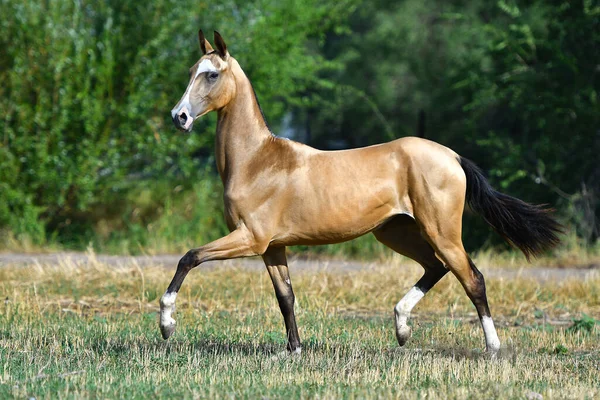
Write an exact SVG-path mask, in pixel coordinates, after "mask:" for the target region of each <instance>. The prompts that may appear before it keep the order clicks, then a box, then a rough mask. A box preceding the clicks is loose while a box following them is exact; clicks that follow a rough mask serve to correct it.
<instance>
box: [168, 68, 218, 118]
mask: <svg viewBox="0 0 600 400" xmlns="http://www.w3.org/2000/svg"><path fill="white" fill-rule="evenodd" d="M218 71H219V70H218V69H217V68H216V67H215V66H214V64H213V63H212V62H211V61H210V60H209V59H206V60H203V61H202V62H201V63H200V64H198V68H197V69H196V74H195V75H194V77H193V78H192V80H191V81H190V83H189V84H188V87H187V89H186V90H185V93H184V94H183V98H182V99H181V101H180V102H179V107H176V108H174V109H172V110H171V117H172V118H175V116H176V115H179V114H180V113H181V112H182V111H183V112H185V113H186V115H188V117H189V118H188V119H187V120H186V121H185V125H184V126H183V127H184V128H185V129H187V128H189V126H190V125H191V124H192V122H194V118H195V117H196V116H195V115H192V110H193V107H192V105H191V104H190V93H191V91H192V89H193V87H194V83H195V82H196V79H198V76H200V74H202V73H204V72H218Z"/></svg>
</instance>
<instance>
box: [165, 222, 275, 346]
mask: <svg viewBox="0 0 600 400" xmlns="http://www.w3.org/2000/svg"><path fill="white" fill-rule="evenodd" d="M266 248H267V244H261V243H258V242H257V241H256V240H255V239H254V236H253V235H252V234H251V233H250V232H249V231H248V229H246V228H245V227H241V228H238V229H236V230H235V231H233V232H231V233H230V234H229V235H227V236H225V237H222V238H221V239H218V240H215V241H214V242H211V243H208V244H207V245H205V246H202V247H199V248H197V249H192V250H190V251H188V252H187V253H186V255H185V256H183V257H182V258H181V260H179V264H178V265H177V271H176V272H175V276H173V280H172V281H171V284H170V285H169V287H168V288H167V291H166V292H165V294H164V295H163V296H162V297H161V299H160V332H161V333H162V337H163V338H164V339H168V338H169V336H171V335H172V334H173V332H174V331H175V325H176V323H175V320H174V319H173V312H174V311H175V298H176V297H177V292H179V289H180V288H181V284H182V283H183V280H184V279H185V277H186V275H187V274H188V272H190V270H191V269H192V268H194V267H197V266H198V265H200V264H202V263H203V262H206V261H212V260H226V259H230V258H239V257H249V256H255V255H260V254H262V253H263V252H264V251H265V250H266Z"/></svg>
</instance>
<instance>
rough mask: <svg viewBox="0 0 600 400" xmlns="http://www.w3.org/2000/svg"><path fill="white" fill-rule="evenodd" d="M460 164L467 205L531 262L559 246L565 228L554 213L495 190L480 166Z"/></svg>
mask: <svg viewBox="0 0 600 400" xmlns="http://www.w3.org/2000/svg"><path fill="white" fill-rule="evenodd" d="M459 162H460V165H461V167H462V169H463V170H464V171H465V175H466V176H467V198H466V200H467V204H468V205H469V206H470V207H471V209H473V211H475V212H476V213H478V214H480V215H481V216H482V217H483V219H485V221H486V222H487V223H488V224H490V225H491V226H492V227H493V228H494V229H495V230H496V232H498V233H499V234H500V235H502V236H503V237H504V239H506V241H508V242H509V243H510V244H512V245H513V246H515V247H518V248H519V249H520V250H521V251H522V252H523V254H525V257H527V259H528V260H529V257H530V256H531V255H534V256H536V255H538V254H540V253H541V252H542V251H544V250H546V249H548V248H551V247H553V246H555V245H556V244H557V243H558V242H559V239H558V234H559V233H561V232H562V226H561V225H560V224H559V223H558V222H557V221H556V220H555V219H554V218H553V216H552V212H553V211H554V210H552V209H548V208H544V207H543V206H537V205H532V204H528V203H525V202H524V201H521V200H519V199H516V198H514V197H510V196H508V195H505V194H503V193H500V192H498V191H496V190H494V189H493V188H492V187H491V186H490V184H489V182H488V181H487V179H486V178H485V176H484V175H483V173H482V172H481V170H480V169H479V167H477V165H475V164H474V163H473V162H472V161H470V160H467V159H466V158H462V157H460V159H459Z"/></svg>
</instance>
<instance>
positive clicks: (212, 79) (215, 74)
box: [206, 72, 219, 81]
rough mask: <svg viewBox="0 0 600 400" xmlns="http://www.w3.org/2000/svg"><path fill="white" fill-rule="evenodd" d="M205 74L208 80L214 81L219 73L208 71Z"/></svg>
mask: <svg viewBox="0 0 600 400" xmlns="http://www.w3.org/2000/svg"><path fill="white" fill-rule="evenodd" d="M206 76H207V78H208V79H209V80H211V81H214V80H216V79H217V78H218V77H219V73H218V72H209V73H208V74H207V75H206Z"/></svg>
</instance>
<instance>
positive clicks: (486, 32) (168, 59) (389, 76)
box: [0, 0, 600, 258]
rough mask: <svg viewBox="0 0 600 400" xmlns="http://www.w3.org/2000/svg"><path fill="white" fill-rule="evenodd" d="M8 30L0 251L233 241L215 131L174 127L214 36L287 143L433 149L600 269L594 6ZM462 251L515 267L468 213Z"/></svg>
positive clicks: (124, 8) (205, 122) (40, 20)
mask: <svg viewBox="0 0 600 400" xmlns="http://www.w3.org/2000/svg"><path fill="white" fill-rule="evenodd" d="M0 14H1V15H2V18H1V19H0V249H4V250H36V249H37V250H39V249H47V248H50V249H53V248H56V249H73V250H81V249H85V248H88V247H90V246H92V247H93V248H94V249H96V250H97V251H101V252H109V253H123V254H136V253H162V252H182V251H185V250H187V249H188V248H190V247H197V246H199V245H201V244H203V243H206V242H207V241H209V240H213V239H215V238H218V237H220V236H222V235H223V234H225V233H226V231H227V229H226V226H225V223H224V221H223V215H222V199H221V196H222V187H221V183H220V180H219V179H218V176H217V174H216V171H215V167H214V157H213V149H214V135H215V122H216V115H215V114H214V113H213V115H210V116H207V117H205V118H203V119H202V120H200V121H198V122H197V123H196V124H195V128H194V131H193V133H191V134H182V133H180V132H178V131H176V130H175V128H174V126H173V124H172V122H171V117H170V110H171V108H172V107H173V106H174V105H175V103H176V102H177V101H178V100H179V98H180V97H181V95H182V93H183V92H184V90H185V88H186V86H187V83H188V72H187V71H188V68H189V67H190V66H191V65H193V64H194V63H195V62H196V61H197V59H198V58H199V57H200V51H199V48H198V39H197V31H198V29H199V28H202V29H203V30H204V31H205V32H206V33H207V36H208V37H209V38H212V34H209V33H210V32H211V31H212V30H213V29H216V30H218V31H219V32H220V33H221V34H222V35H223V37H224V38H225V41H226V42H227V44H228V48H229V51H230V53H231V54H232V55H233V56H234V57H235V58H236V59H237V60H238V61H239V62H240V64H241V66H242V68H244V70H245V71H246V74H247V75H248V76H249V77H250V79H251V81H252V83H253V85H254V87H255V90H256V92H257V95H258V98H259V100H260V102H261V105H262V108H263V111H264V113H265V115H266V118H267V120H268V122H269V125H270V127H271V129H272V130H273V131H274V133H276V134H277V135H280V136H285V137H289V138H292V139H294V140H297V141H300V142H303V143H307V144H309V145H311V146H314V147H317V148H319V149H342V148H353V147H359V146H366V145H370V144H374V143H379V142H383V141H389V140H392V139H395V138H399V137H403V136H415V135H416V136H421V137H425V138H427V139H431V140H434V141H437V142H439V143H442V144H444V145H446V146H449V147H451V148H452V149H454V150H455V151H457V152H458V153H459V154H461V155H462V156H464V157H467V158H470V159H472V160H473V161H475V162H476V163H477V164H478V165H479V166H481V167H482V169H483V170H484V171H485V172H486V174H487V175H488V176H489V178H490V180H491V182H492V184H493V185H494V186H495V187H496V188H497V189H499V190H501V191H503V192H505V193H508V194H510V195H513V196H517V197H519V198H522V199H524V200H526V201H529V202H534V203H547V204H549V205H551V206H552V207H554V208H556V209H557V213H558V216H559V218H560V220H561V222H563V223H564V224H565V226H566V227H567V231H568V232H567V234H566V235H565V238H564V242H563V245H562V247H561V248H560V249H559V250H557V251H563V252H565V251H566V252H567V253H568V252H571V253H572V254H574V255H575V256H576V255H577V254H578V253H579V252H590V251H592V252H594V251H596V252H597V251H598V247H599V245H598V236H599V233H600V223H599V218H598V213H599V212H600V157H599V154H600V103H599V99H598V92H599V91H600V4H599V3H598V1H596V0H580V1H510V0H506V1H484V0H470V1H456V0H404V1H397V0H395V1H391V0H371V1H358V0H341V1H340V0H336V1H333V0H318V1H317V0H302V1H300V0H258V1H254V0H244V1H239V0H238V1H232V0H222V1H218V2H205V1H190V2H184V1H176V0H156V1H151V2H140V1H133V0H118V1H117V0H114V1H73V0H53V1H41V0H36V1H25V2H24V1H21V0H19V1H17V0H2V1H0ZM464 240H465V244H466V247H467V250H469V251H473V250H480V249H494V251H495V250H499V251H503V250H505V249H506V248H505V247H504V245H503V244H501V243H502V242H501V239H499V238H498V236H497V235H495V234H494V233H493V232H492V231H491V230H490V229H489V228H488V227H487V226H486V225H485V224H484V223H483V222H482V220H480V219H479V218H478V217H473V216H471V215H470V214H469V213H467V215H466V216H465V227H464ZM292 251H293V252H302V251H306V249H305V248H295V249H292ZM311 251H312V252H316V253H327V254H330V255H331V254H335V255H341V256H347V257H358V258H368V257H378V256H379V255H380V254H381V252H382V251H383V249H382V247H381V246H380V245H378V244H377V243H376V242H375V241H374V240H373V239H372V238H370V237H366V238H361V239H359V240H357V241H353V242H350V243H346V244H342V245H338V246H328V247H318V248H314V249H312V250H311Z"/></svg>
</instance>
